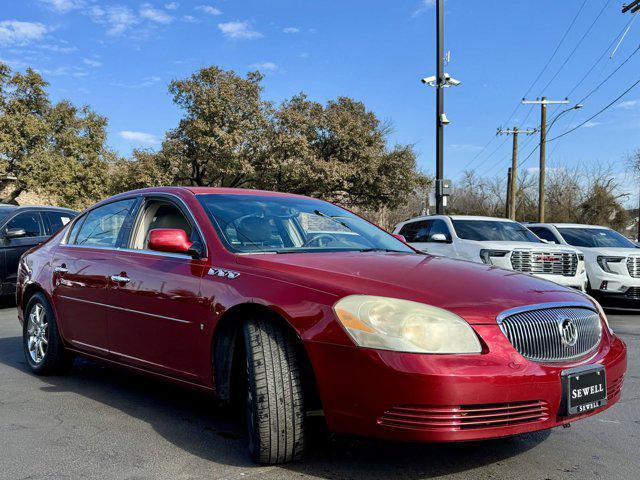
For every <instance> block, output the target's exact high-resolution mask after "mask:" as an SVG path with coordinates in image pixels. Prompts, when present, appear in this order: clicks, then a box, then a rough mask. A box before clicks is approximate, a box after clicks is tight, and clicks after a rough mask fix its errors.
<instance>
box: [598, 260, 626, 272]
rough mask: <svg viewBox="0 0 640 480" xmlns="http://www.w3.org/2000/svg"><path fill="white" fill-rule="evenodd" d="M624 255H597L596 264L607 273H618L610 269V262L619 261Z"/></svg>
mask: <svg viewBox="0 0 640 480" xmlns="http://www.w3.org/2000/svg"><path fill="white" fill-rule="evenodd" d="M624 258H625V257H598V259H597V260H598V265H600V268H602V270H604V271H605V272H607V273H618V272H615V271H614V270H611V267H610V266H609V264H610V263H620V262H621V261H622V260H624Z"/></svg>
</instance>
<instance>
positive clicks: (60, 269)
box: [53, 264, 69, 273]
mask: <svg viewBox="0 0 640 480" xmlns="http://www.w3.org/2000/svg"><path fill="white" fill-rule="evenodd" d="M53 271H54V273H67V272H68V271H69V270H68V269H67V267H65V266H64V264H63V265H60V266H59V267H55V268H54V269H53Z"/></svg>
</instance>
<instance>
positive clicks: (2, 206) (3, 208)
mask: <svg viewBox="0 0 640 480" xmlns="http://www.w3.org/2000/svg"><path fill="white" fill-rule="evenodd" d="M18 210H51V211H55V212H69V213H77V212H76V211H75V210H72V209H70V208H65V207H52V206H50V205H13V204H11V203H0V212H16V211H18Z"/></svg>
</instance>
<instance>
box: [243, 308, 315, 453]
mask: <svg viewBox="0 0 640 480" xmlns="http://www.w3.org/2000/svg"><path fill="white" fill-rule="evenodd" d="M244 342H245V351H246V355H247V357H246V358H247V397H246V403H247V430H248V437H249V452H250V454H251V457H252V458H253V460H254V461H256V462H258V463H261V464H277V463H284V462H289V461H292V460H297V459H299V458H300V457H301V455H302V451H303V447H304V437H305V435H304V433H305V432H304V415H305V410H304V398H303V391H302V381H301V378H300V357H299V353H298V352H299V346H298V343H297V342H296V341H295V339H294V338H292V336H291V335H290V334H288V332H286V331H284V330H283V329H282V328H279V327H278V326H277V325H276V324H274V323H273V322H270V321H268V320H249V321H247V322H246V323H245V325H244Z"/></svg>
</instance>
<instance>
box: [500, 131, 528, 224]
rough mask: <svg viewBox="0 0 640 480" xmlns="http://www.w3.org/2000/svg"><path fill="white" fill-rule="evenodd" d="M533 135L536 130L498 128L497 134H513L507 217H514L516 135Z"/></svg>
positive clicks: (516, 176)
mask: <svg viewBox="0 0 640 480" xmlns="http://www.w3.org/2000/svg"><path fill="white" fill-rule="evenodd" d="M521 133H523V134H525V135H533V134H534V133H536V130H519V129H518V127H513V129H511V130H503V129H502V128H499V129H498V132H497V135H513V154H512V156H511V168H509V183H508V188H507V205H508V210H507V218H510V219H511V220H515V219H516V188H517V187H516V181H517V179H518V135H519V134H521Z"/></svg>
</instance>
